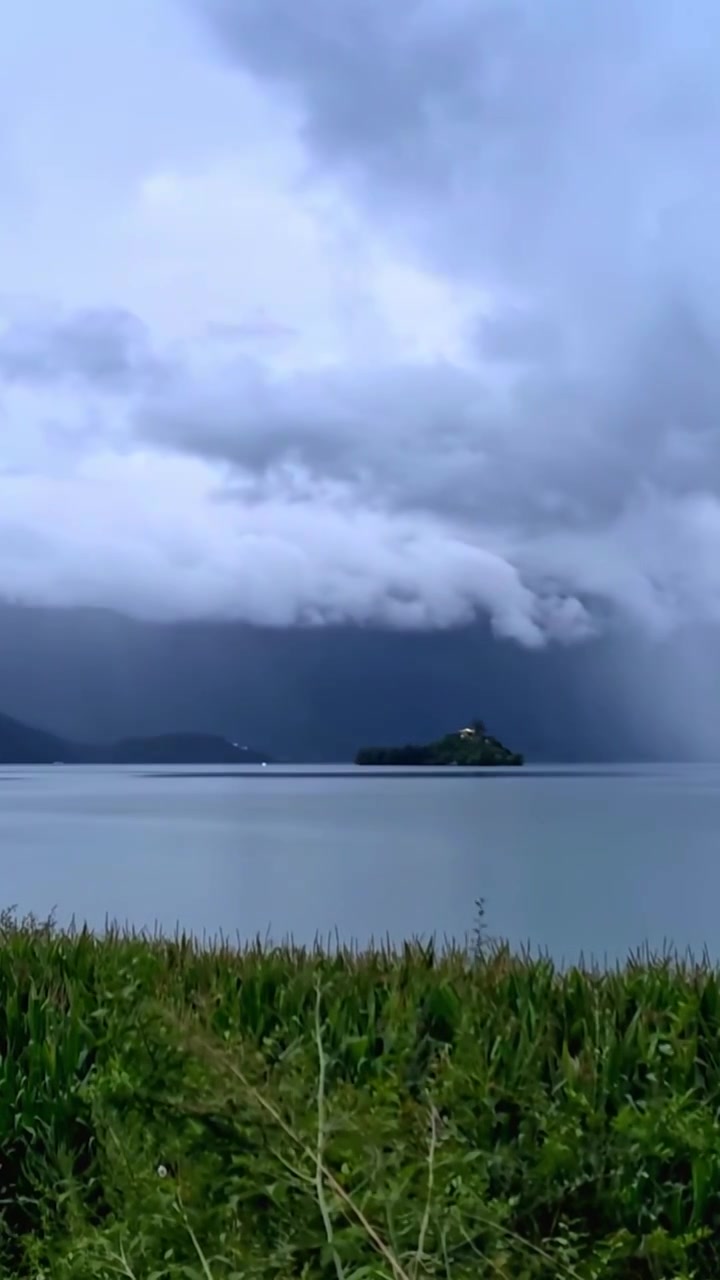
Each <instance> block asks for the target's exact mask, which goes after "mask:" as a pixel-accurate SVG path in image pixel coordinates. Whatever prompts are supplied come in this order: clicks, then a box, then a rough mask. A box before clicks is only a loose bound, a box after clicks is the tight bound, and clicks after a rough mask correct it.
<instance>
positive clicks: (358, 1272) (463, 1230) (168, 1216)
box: [0, 916, 720, 1280]
mask: <svg viewBox="0 0 720 1280" xmlns="http://www.w3.org/2000/svg"><path fill="white" fill-rule="evenodd" d="M479 943H480V944H481V943H482V939H479ZM0 1131H1V1133H2V1142H1V1143H0V1202H1V1203H0V1212H1V1213H2V1232H1V1235H0V1259H1V1261H2V1265H1V1267H0V1274H4V1275H8V1276H24V1275H28V1276H34V1277H41V1276H44V1277H63V1278H65V1277H67V1278H71V1277H72V1278H75V1277H87V1278H88V1280H90V1278H92V1280H97V1277H105V1276H112V1275H123V1276H126V1277H133V1276H134V1277H137V1280H151V1278H152V1277H154V1278H158V1277H171V1278H172V1277H181V1276H182V1277H200V1278H204V1280H209V1278H210V1277H226V1278H230V1277H236V1278H239V1277H263V1278H266V1277H267V1278H268V1280H272V1278H273V1277H277V1278H278V1280H279V1278H280V1277H282V1278H283V1280H285V1278H289V1277H293V1276H297V1277H306V1278H307V1280H315V1278H316V1277H318V1278H320V1277H333V1278H334V1280H342V1278H344V1280H361V1278H362V1280H366V1278H369V1277H388V1278H389V1280H419V1278H420V1277H423V1276H442V1277H451V1278H452V1280H460V1277H473V1280H475V1278H476V1277H478V1276H480V1277H484V1276H488V1277H489V1276H493V1277H497V1276H499V1277H507V1280H511V1278H512V1280H523V1278H528V1280H530V1278H534V1277H558V1276H569V1277H576V1278H577V1277H587V1278H590V1277H598V1278H599V1277H603V1278H605V1277H676V1278H677V1280H680V1278H681V1277H691V1276H697V1277H703V1278H704V1277H709V1276H715V1275H717V1274H719V1273H720V1232H719V1231H718V1226H719V1222H718V1218H719V1215H720V976H719V975H718V973H717V972H716V971H714V970H713V969H712V968H711V967H710V966H709V965H701V966H694V965H689V964H688V965H681V964H679V963H677V962H675V961H671V960H669V959H667V960H655V961H653V960H650V959H647V960H644V961H641V960H637V961H633V962H631V963H629V964H628V965H627V966H626V967H625V968H624V969H623V970H622V971H617V972H595V971H584V972H581V971H578V970H572V971H569V972H558V971H557V970H556V969H555V968H553V966H552V964H551V963H550V962H549V961H548V960H546V959H539V960H531V959H529V958H523V957H515V956H512V955H511V954H509V953H508V951H507V950H505V949H503V948H497V947H486V946H483V945H478V947H477V948H476V954H474V955H473V954H469V953H468V951H467V950H466V949H456V950H448V951H447V952H446V953H443V954H438V953H436V951H435V949H434V948H433V947H432V946H431V945H425V946H423V945H421V944H419V943H418V944H413V945H408V946H407V947H405V948H403V949H401V950H398V951H391V950H387V949H386V950H374V951H369V952H366V953H362V954H355V953H353V952H351V951H340V952H337V953H335V954H328V953H321V952H320V951H311V952H308V951H302V950H297V949H289V948H278V949H272V948H267V947H262V946H257V947H252V948H249V949H247V950H245V951H242V952H240V951H237V950H234V949H231V948H230V947H227V946H218V947H216V948H215V949H214V950H212V951H209V950H201V949H199V948H198V947H196V946H195V945H194V944H193V943H192V942H191V941H190V940H188V939H186V938H178V939H176V940H174V941H162V940H154V941H153V940H144V939H142V938H138V937H132V936H121V935H119V934H111V935H109V936H107V937H105V938H103V939H97V938H95V937H93V936H91V935H90V934H88V933H86V932H80V933H77V934H73V935H71V934H64V933H61V932H57V931H55V930H54V929H53V928H51V927H50V926H42V925H38V924H37V923H35V922H33V921H26V922H25V923H24V924H20V925H17V924H15V923H14V922H13V920H12V919H11V918H10V917H7V916H5V917H4V918H3V919H2V921H0Z"/></svg>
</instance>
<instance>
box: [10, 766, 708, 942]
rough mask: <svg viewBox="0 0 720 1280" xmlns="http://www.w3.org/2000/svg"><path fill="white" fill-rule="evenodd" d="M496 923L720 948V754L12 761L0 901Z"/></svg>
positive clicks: (118, 914) (443, 926)
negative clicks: (596, 765) (383, 763)
mask: <svg viewBox="0 0 720 1280" xmlns="http://www.w3.org/2000/svg"><path fill="white" fill-rule="evenodd" d="M479 896H483V897H484V898H485V899H486V903H487V919H488V925H489V929H490V931H491V932H493V933H496V934H499V935H502V936H504V937H507V938H509V939H510V940H511V941H512V942H513V943H521V942H526V941H529V942H530V943H531V944H532V945H533V946H535V947H544V948H548V949H549V950H550V951H551V952H552V954H553V955H554V956H555V957H556V958H557V959H558V960H563V959H564V960H572V959H575V958H577V957H578V955H579V954H580V952H581V951H584V952H585V954H586V955H587V954H593V955H594V956H596V957H597V958H599V959H603V958H604V957H606V956H607V957H608V958H610V959H615V958H617V957H621V956H622V955H624V954H625V953H626V952H627V950H628V949H629V948H632V947H635V946H637V945H638V944H641V943H644V942H648V943H649V944H650V945H651V946H654V947H660V946H662V945H663V943H664V942H672V943H673V944H674V945H676V946H678V947H680V948H684V947H686V946H690V947H692V948H694V949H701V948H702V947H703V946H707V948H708V949H709V951H710V952H711V953H712V954H713V956H715V957H718V958H720V766H700V767H698V766H660V767H658V766H648V767H631V768H617V769H607V768H603V769H592V768H588V769H582V768H578V769H565V768H563V769H554V770H553V769H544V770H539V769H538V770H535V769H531V768H525V769H523V770H522V771H508V773H507V774H504V773H500V772H497V771H495V770H493V771H492V772H490V771H485V772H483V773H482V774H481V775H480V776H477V775H476V776H468V774H467V773H466V772H464V771H463V772H462V773H461V776H459V777H458V776H453V775H452V773H448V772H447V771H445V772H443V773H442V774H441V775H440V776H428V775H427V773H425V772H421V773H420V774H419V775H418V774H412V773H411V774H410V775H403V776H397V774H395V773H393V772H391V775H390V776H378V775H377V774H375V775H371V774H369V773H367V772H365V771H364V770H363V771H351V770H342V769H339V770H335V771H334V772H333V773H332V774H328V773H327V772H322V771H313V770H304V771H291V770H273V769H267V770H262V771H257V770H244V771H237V772H223V771H219V770H212V769H207V770H172V771H171V770H147V769H144V770H141V769H105V768H77V769H76V768H69V767H68V768H62V767H56V768H52V769H40V768H38V769H27V768H13V769H8V768H3V769H1V770H0V902H1V903H3V904H7V905H16V906H17V907H18V909H19V911H21V912H25V911H33V912H35V913H38V914H46V913H48V912H50V911H51V910H52V909H53V908H54V909H55V911H56V916H57V918H58V920H59V921H61V922H67V921H69V920H70V919H71V918H72V917H73V916H74V917H75V919H76V920H77V921H78V922H82V921H87V922H88V923H89V924H91V925H92V926H93V927H97V928H102V926H103V925H104V923H105V920H106V919H107V918H108V917H110V918H111V919H114V920H117V921H119V922H127V923H130V924H132V925H135V926H137V927H149V928H153V927H154V926H155V925H157V926H159V927H161V928H162V929H164V930H166V931H173V930H174V929H175V927H176V926H177V925H178V924H179V925H180V926H181V927H184V928H185V929H187V930H190V931H193V932H195V933H198V934H203V933H205V934H210V935H214V934H217V933H218V931H223V932H224V933H225V934H229V935H232V936H234V935H236V934H237V933H239V934H240V935H241V936H245V937H247V936H249V935H252V936H254V935H256V934H258V933H260V934H263V935H264V934H269V935H270V936H271V937H273V938H275V939H279V938H282V937H284V936H286V935H289V934H292V935H294V937H295V938H296V939H297V940H302V941H306V940H311V939H312V938H313V937H314V936H315V935H316V934H321V935H327V934H330V933H331V932H333V931H334V930H336V929H337V930H338V932H339V934H340V936H341V937H342V938H344V939H346V940H349V939H355V940H357V941H359V942H364V941H367V940H368V939H369V938H370V937H371V936H373V935H374V936H375V937H380V936H384V935H386V934H389V935H390V936H391V937H392V938H395V939H400V938H403V937H406V936H409V935H411V934H416V933H420V934H425V935H427V934H430V933H435V934H437V935H440V936H442V935H444V934H447V935H455V936H457V937H461V938H462V937H463V936H464V935H466V934H467V933H468V932H469V931H471V930H472V927H473V919H474V906H473V902H474V899H475V898H477V897H479Z"/></svg>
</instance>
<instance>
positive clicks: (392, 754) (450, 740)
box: [355, 720, 523, 768]
mask: <svg viewBox="0 0 720 1280" xmlns="http://www.w3.org/2000/svg"><path fill="white" fill-rule="evenodd" d="M355 763H356V764H359V765H406V766H415V765H462V766H469V767H472V768H478V767H484V766H487V765H521V764H522V763H523V757H522V756H521V755H519V754H518V753H517V752H515V751H510V750H509V748H508V747H505V746H503V744H502V742H500V741H499V740H498V739H497V738H493V737H492V736H491V735H490V734H489V733H488V732H487V730H486V728H485V725H484V724H483V722H482V721H481V720H475V721H473V722H472V723H471V724H470V725H468V726H467V728H464V729H458V730H457V731H456V732H455V733H447V734H445V736H444V737H442V738H438V739H437V741H436V742H428V743H424V744H421V745H414V744H411V743H408V744H407V745H406V746H404V747H363V748H362V749H361V750H360V751H358V753H357V756H356V757H355Z"/></svg>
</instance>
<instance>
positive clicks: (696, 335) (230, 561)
mask: <svg viewBox="0 0 720 1280" xmlns="http://www.w3.org/2000/svg"><path fill="white" fill-rule="evenodd" d="M718 36H720V10H718V9H717V6H715V5H713V4H711V3H710V0H698V3H697V4H696V5H695V6H692V7H691V8H690V9H688V7H687V6H684V5H681V4H680V3H679V0H585V3H583V4H578V3H577V0H546V2H545V3H542V4H539V3H537V0H503V3H500V2H499V0H498V2H493V0H398V2H397V3H392V4H389V3H388V2H387V0H303V3H302V4H298V3H297V0H153V2H152V3H151V4H148V3H147V0H123V3H122V4H116V5H101V4H98V3H97V0H63V3H62V5H60V4H55V5H53V4H50V3H49V2H48V0H25V3H24V4H23V5H15V6H11V7H10V8H9V9H8V12H7V15H6V17H5V23H4V39H3V41H2V45H1V46H0V161H1V162H2V166H3V177H4V180H3V200H2V202H0V261H1V262H2V264H3V269H2V274H1V276H0V429H1V431H2V435H1V437H0V439H1V440H2V447H1V448H0V595H2V596H3V597H4V598H5V599H7V600H10V601H22V602H27V603H33V604H42V605H55V606H60V605H63V606H64V605H93V606H108V607H112V608H117V609H119V610H122V611H125V612H127V613H129V614H132V615H134V616H136V617H139V618H148V619H160V620H165V619H167V620H183V619H195V618H217V619H228V620H229V619H233V620H238V621H246V622H251V623H259V624H270V625H271V626H280V627H286V626H291V625H294V624H298V623H301V624H322V623H332V624H337V623H344V622H358V623H367V624H373V625H378V624H379V625H381V626H387V627H391V628H398V627H400V628H414V629H434V628H447V627H454V626H459V625H464V624H467V623H469V622H470V621H472V619H474V618H476V617H479V618H486V619H488V620H489V622H490V625H491V626H492V628H493V631H494V632H495V634H496V635H497V636H499V637H503V638H508V639H511V640H513V641H516V642H518V643H519V644H521V645H523V646H527V647H529V648H538V647H541V646H543V645H546V644H548V643H556V644H571V643H574V642H581V641H583V640H585V639H587V638H588V637H592V636H596V635H599V634H602V633H603V632H604V631H606V630H608V629H611V628H612V627H613V626H618V625H619V626H622V627H624V628H629V629H630V630H634V631H636V632H637V634H638V635H643V636H651V637H652V636H657V637H660V638H665V637H667V636H668V635H672V634H673V633H674V632H675V631H676V630H677V629H679V628H683V627H687V626H688V625H689V626H690V627H697V628H704V627H706V626H708V625H710V626H712V625H714V624H715V623H716V622H717V621H718V619H719V618H720V434H719V433H718V429H717V428H718V411H719V410H720V364H718V362H717V360H716V352H717V348H718V338H719V337H720V240H719V239H718V235H717V224H718V206H719V205H720V165H719V163H718V159H717V137H718V135H719V132H720V76H718V74H717V72H718V62H719V56H718V53H717V50H718V48H720V44H718V39H717V37H718Z"/></svg>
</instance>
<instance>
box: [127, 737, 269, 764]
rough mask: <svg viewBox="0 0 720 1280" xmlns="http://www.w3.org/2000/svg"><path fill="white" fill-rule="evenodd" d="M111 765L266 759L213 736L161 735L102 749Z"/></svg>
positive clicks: (246, 762) (237, 761) (232, 762)
mask: <svg viewBox="0 0 720 1280" xmlns="http://www.w3.org/2000/svg"><path fill="white" fill-rule="evenodd" d="M105 757H106V760H107V762H108V763H110V764H262V763H267V761H268V759H269V757H268V756H266V755H261V754H260V753H259V752H257V751H253V750H252V749H251V748H250V747H238V746H236V744H235V743H234V742H228V741H227V739H226V738H219V737H217V736H216V735H215V734H212V733H163V734H161V735H160V736H159V737H156V738H125V739H123V741H122V742H115V743H113V744H112V745H111V746H110V748H109V749H108V748H106V749H105Z"/></svg>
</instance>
